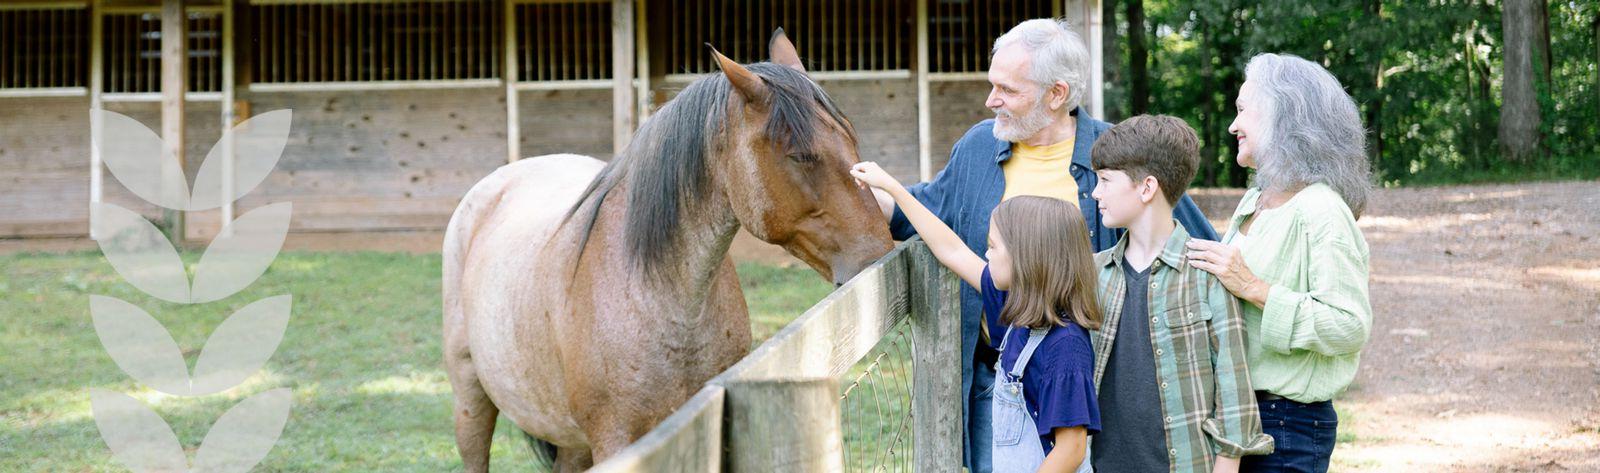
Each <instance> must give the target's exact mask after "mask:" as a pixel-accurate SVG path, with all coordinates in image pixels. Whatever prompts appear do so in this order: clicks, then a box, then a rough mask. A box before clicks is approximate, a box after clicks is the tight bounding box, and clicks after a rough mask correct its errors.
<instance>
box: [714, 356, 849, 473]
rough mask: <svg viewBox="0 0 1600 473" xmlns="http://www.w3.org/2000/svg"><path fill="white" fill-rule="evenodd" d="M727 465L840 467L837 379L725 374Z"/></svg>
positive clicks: (743, 470)
mask: <svg viewBox="0 0 1600 473" xmlns="http://www.w3.org/2000/svg"><path fill="white" fill-rule="evenodd" d="M724 387H725V388H726V389H727V398H726V399H725V405H724V415H725V416H727V417H726V423H727V428H726V429H725V433H726V435H724V436H723V441H724V451H726V452H728V453H727V454H728V456H729V457H728V458H727V460H726V461H724V462H723V467H724V468H725V470H726V471H732V472H735V473H752V472H767V471H804V472H823V473H828V472H841V471H844V440H843V439H844V433H843V432H844V427H843V421H842V420H841V417H840V414H841V411H840V399H839V379H838V378H836V377H823V378H799V379H770V378H763V379H737V378H735V379H730V380H727V381H726V384H725V385H724Z"/></svg>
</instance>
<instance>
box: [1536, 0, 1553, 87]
mask: <svg viewBox="0 0 1600 473" xmlns="http://www.w3.org/2000/svg"><path fill="white" fill-rule="evenodd" d="M1534 6H1535V7H1536V9H1535V10H1534V17H1533V32H1534V33H1533V34H1534V36H1533V41H1534V43H1533V47H1534V50H1533V51H1534V59H1536V60H1538V61H1539V62H1538V63H1536V64H1535V66H1536V67H1535V69H1534V70H1536V71H1539V81H1540V82H1541V83H1543V84H1544V90H1545V93H1546V94H1554V93H1555V91H1554V90H1553V89H1551V88H1550V67H1551V64H1552V62H1551V60H1552V59H1554V57H1553V56H1551V55H1550V2H1549V1H1547V0H1536V1H1535V4H1534Z"/></svg>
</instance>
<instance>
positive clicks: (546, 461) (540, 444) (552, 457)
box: [522, 432, 556, 471]
mask: <svg viewBox="0 0 1600 473" xmlns="http://www.w3.org/2000/svg"><path fill="white" fill-rule="evenodd" d="M522 437H523V438H526V439H528V448H530V449H532V450H533V459H534V462H535V463H537V464H539V465H541V466H544V467H545V468H546V469H548V470H549V471H555V470H556V444H553V443H550V442H546V441H543V440H539V437H534V436H533V434H529V433H527V432H523V433H522Z"/></svg>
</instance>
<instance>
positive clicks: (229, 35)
mask: <svg viewBox="0 0 1600 473" xmlns="http://www.w3.org/2000/svg"><path fill="white" fill-rule="evenodd" d="M233 31H234V30H233V0H222V107H221V108H222V117H221V118H222V139H221V140H220V141H218V142H217V146H218V147H221V149H222V192H221V193H220V195H221V197H222V202H221V204H222V207H221V212H222V226H221V227H220V230H219V233H218V234H217V236H223V237H227V236H233V226H232V225H229V224H230V223H233V200H234V199H233V191H234V189H233V186H234V184H235V183H234V179H236V178H237V176H235V175H234V166H233V165H234V148H233V124H234V123H235V121H236V119H235V117H234V113H235V112H234V109H233V86H234V82H233V58H234V56H233Z"/></svg>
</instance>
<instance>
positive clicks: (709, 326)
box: [443, 28, 893, 472]
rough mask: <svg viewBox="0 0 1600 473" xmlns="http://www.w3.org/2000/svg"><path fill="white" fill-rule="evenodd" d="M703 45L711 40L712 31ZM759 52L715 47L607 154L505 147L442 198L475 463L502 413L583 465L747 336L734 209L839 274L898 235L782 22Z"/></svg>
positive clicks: (449, 347)
mask: <svg viewBox="0 0 1600 473" xmlns="http://www.w3.org/2000/svg"><path fill="white" fill-rule="evenodd" d="M708 46H709V45H708ZM769 48H770V50H771V51H770V58H769V62H761V63H755V64H749V65H740V64H738V63H736V62H734V61H732V60H729V59H728V58H727V57H726V56H723V55H722V54H721V53H719V52H717V51H716V50H715V49H714V48H713V49H711V51H710V54H712V55H713V56H714V57H715V59H716V62H717V64H718V65H719V66H720V68H721V72H722V73H721V74H711V75H709V76H707V77H704V78H701V79H698V80H696V81H695V82H693V83H691V84H690V85H689V86H687V87H686V88H684V89H683V91H682V92H681V93H679V94H678V95H677V96H676V97H675V98H674V99H673V100H671V101H670V102H667V104H666V105H665V106H663V107H662V108H661V109H660V110H659V111H658V112H657V113H656V114H655V115H654V116H652V117H651V118H650V119H649V120H647V121H646V122H645V123H644V124H642V125H641V126H640V128H639V130H638V133H637V135H636V136H635V137H634V139H633V140H632V142H631V143H630V144H629V145H627V147H626V148H625V149H624V150H623V151H622V152H621V153H619V154H618V155H617V156H616V157H615V158H614V159H612V160H611V162H610V163H609V164H606V163H603V162H601V161H599V160H596V159H594V158H590V157H585V156H578V155H571V154H564V155H550V156H542V157H536V158H531V159H524V160H519V161H517V162H515V163H512V164H508V165H506V166H503V167H501V168H499V169H497V170H496V171H494V172H493V173H491V174H490V175H489V176H488V177H485V178H484V179H483V180H482V181H479V182H478V183H477V184H475V185H473V187H472V188H471V190H469V191H468V192H467V194H466V195H465V196H464V197H463V198H462V201H461V204H460V205H459V206H458V207H457V208H456V210H455V212H454V214H453V215H452V216H451V218H450V223H449V226H448V227H447V230H446V232H445V242H444V258H443V259H444V262H443V292H444V361H445V366H446V371H447V372H448V374H449V379H450V385H451V389H452V390H453V392H454V395H455V399H454V414H453V415H454V420H455V436H456V447H457V449H458V450H459V453H460V454H461V459H462V463H463V465H464V466H465V469H466V471H469V472H481V471H487V470H488V467H489V445H490V442H491V439H492V436H493V432H494V428H495V421H496V416H497V415H499V414H505V415H506V417H507V418H509V419H510V420H511V421H512V422H513V423H515V424H516V426H517V427H518V428H520V429H521V430H522V431H523V432H525V433H527V434H528V435H529V436H530V437H533V438H534V439H536V442H537V443H538V444H539V445H542V446H544V447H545V448H553V450H554V455H555V458H554V459H553V462H554V466H555V467H556V468H557V469H558V470H560V471H578V470H582V469H585V468H588V467H590V466H592V465H593V464H594V463H595V462H598V461H602V460H604V459H606V458H608V457H611V456H613V455H615V454H616V453H617V452H618V451H620V450H622V449H623V448H625V447H627V446H628V445H629V444H631V443H632V442H633V441H634V440H636V439H638V438H639V437H641V436H643V435H644V434H645V433H647V432H648V431H649V430H650V429H651V428H653V427H654V426H655V425H656V424H657V423H659V422H660V421H661V420H662V419H665V418H666V417H667V416H668V415H669V414H671V413H672V411H673V410H675V409H676V408H677V407H678V406H679V405H681V404H682V403H683V402H684V401H686V400H688V399H689V397H691V396H692V395H694V393H695V392H697V391H698V390H699V389H700V388H701V387H702V386H703V384H704V383H705V382H706V381H707V380H709V379H711V378H712V377H714V376H716V375H717V374H719V373H721V372H722V371H724V370H726V369H727V368H728V367H729V366H732V365H733V364H734V363H735V362H737V361H738V360H739V359H740V358H742V357H743V356H744V355H745V354H746V353H747V352H748V351H749V350H750V343H751V336H750V322H749V313H748V310H747V308H746V307H745V301H744V294H743V292H742V290H741V289H740V287H739V280H738V277H737V275H736V274H735V272H734V264H733V260H732V259H731V258H730V257H729V256H728V247H729V245H730V244H731V243H732V240H733V238H734V235H735V234H736V233H737V232H738V230H739V229H740V228H741V227H743V228H745V229H747V230H748V231H749V232H750V233H751V234H752V235H754V236H756V237H757V238H760V239H762V240H764V241H766V242H769V243H772V244H775V245H779V246H781V247H783V248H784V249H785V250H786V251H787V252H789V253H790V254H792V255H794V256H795V257H797V258H799V259H800V260H801V261H803V262H805V263H806V264H807V265H809V266H810V267H811V268H812V269H813V270H815V271H816V272H817V273H818V274H820V275H821V276H822V277H823V278H826V279H831V280H832V281H833V282H834V283H835V284H842V283H843V282H845V281H847V280H849V279H850V278H851V277H852V276H854V275H855V274H856V273H858V272H860V271H861V270H862V269H864V268H866V267H867V266H868V265H870V264H871V263H872V262H873V261H875V260H877V259H878V258H880V257H882V256H883V255H884V254H886V253H888V251H889V250H890V249H892V247H893V240H892V239H891V238H890V235H889V231H888V225H887V223H886V222H885V221H884V218H883V215H882V213H881V212H880V210H879V209H878V207H877V206H876V204H875V203H874V200H873V199H872V196H871V194H869V193H868V192H867V191H866V190H864V189H862V188H860V187H858V186H857V185H856V183H855V182H854V180H853V178H851V177H850V175H849V169H850V166H851V165H853V164H855V163H856V162H858V161H859V156H858V155H857V144H856V133H855V128H854V126H853V125H852V124H851V123H850V121H849V120H847V119H846V118H845V117H844V115H843V114H842V113H840V112H839V110H838V108H837V107H836V106H835V105H834V103H833V101H832V99H830V98H829V97H828V95H827V94H826V93H825V92H824V91H823V90H822V88H821V87H819V86H818V85H817V84H816V83H815V82H813V81H812V80H811V79H810V77H809V76H808V75H807V73H806V71H805V68H804V66H802V65H801V62H800V58H799V56H798V55H797V53H796V52H795V48H794V45H793V44H792V43H791V42H790V41H789V39H788V37H787V36H785V35H784V34H783V30H782V29H781V28H780V29H778V30H777V31H776V32H774V34H773V36H772V39H771V41H770V42H769Z"/></svg>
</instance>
